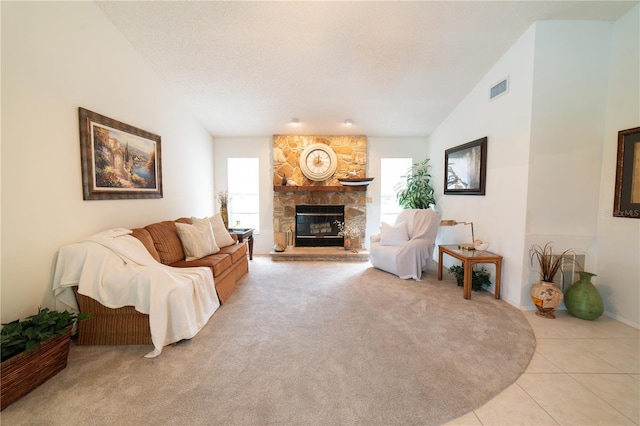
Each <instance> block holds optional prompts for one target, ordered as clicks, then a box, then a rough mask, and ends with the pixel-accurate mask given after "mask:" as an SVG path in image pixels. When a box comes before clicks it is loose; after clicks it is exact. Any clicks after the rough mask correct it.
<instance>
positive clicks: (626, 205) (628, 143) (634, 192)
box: [613, 127, 640, 219]
mask: <svg viewBox="0 0 640 426" xmlns="http://www.w3.org/2000/svg"><path fill="white" fill-rule="evenodd" d="M613 215H614V216H616V217H630V218H636V219H640V127H635V128H633V129H627V130H621V131H619V132H618V161H617V164H616V186H615V194H614V199H613Z"/></svg>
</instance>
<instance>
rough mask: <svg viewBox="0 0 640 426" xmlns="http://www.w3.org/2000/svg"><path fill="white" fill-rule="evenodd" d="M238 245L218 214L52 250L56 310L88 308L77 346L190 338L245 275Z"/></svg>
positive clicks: (242, 252)
mask: <svg viewBox="0 0 640 426" xmlns="http://www.w3.org/2000/svg"><path fill="white" fill-rule="evenodd" d="M248 269H249V266H248V259H247V247H246V243H238V242H237V238H236V237H235V235H231V234H229V233H228V231H227V230H226V228H224V225H223V223H222V220H221V219H220V217H219V215H216V216H214V217H211V218H205V219H195V218H180V219H177V220H175V221H163V222H157V223H153V224H150V225H147V226H145V227H143V228H136V229H131V230H129V229H112V230H108V231H104V232H101V233H99V234H96V235H94V236H91V237H89V238H87V239H85V240H83V241H80V242H78V243H75V244H70V245H67V246H64V247H62V248H61V249H60V252H59V254H58V260H57V263H56V270H55V273H54V280H53V291H54V296H55V299H56V308H58V309H68V310H71V311H80V312H91V313H92V315H93V317H92V318H91V319H88V320H85V321H81V322H79V323H78V333H77V334H78V341H77V342H78V344H80V345H83V344H94V345H95V344H98V345H100V344H102V345H104V344H106V345H121V344H153V345H154V347H155V348H154V351H153V352H152V353H150V354H148V355H147V356H157V355H158V354H160V352H161V351H162V348H163V347H164V346H166V345H168V344H171V343H175V342H177V341H180V340H183V339H190V338H192V337H193V336H195V334H197V333H198V331H200V329H201V328H202V327H204V325H206V323H207V321H208V320H209V318H210V317H211V316H212V315H213V313H214V312H215V311H216V310H217V309H218V307H219V306H220V304H221V303H224V302H225V301H227V300H228V298H229V297H230V296H231V294H232V293H233V292H234V290H235V288H236V284H237V282H238V280H239V279H240V278H241V277H242V276H244V275H245V274H246V273H247V272H248Z"/></svg>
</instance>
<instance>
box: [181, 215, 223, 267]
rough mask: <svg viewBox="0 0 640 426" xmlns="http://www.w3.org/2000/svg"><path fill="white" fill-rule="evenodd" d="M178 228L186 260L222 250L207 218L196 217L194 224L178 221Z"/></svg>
mask: <svg viewBox="0 0 640 426" xmlns="http://www.w3.org/2000/svg"><path fill="white" fill-rule="evenodd" d="M176 228H177V229H178V236H179V237H180V242H181V243H182V248H183V249H184V255H185V260H196V259H201V258H203V257H205V256H208V255H210V254H214V253H217V252H219V251H220V248H219V247H218V245H217V244H216V240H215V239H214V238H213V230H212V229H211V223H210V222H209V221H208V220H207V219H196V220H194V221H193V225H189V224H187V223H179V222H176Z"/></svg>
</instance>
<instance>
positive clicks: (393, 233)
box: [369, 209, 440, 280]
mask: <svg viewBox="0 0 640 426" xmlns="http://www.w3.org/2000/svg"><path fill="white" fill-rule="evenodd" d="M439 226H440V214H439V213H437V212H435V211H433V210H431V209H407V210H403V211H402V212H401V213H400V214H399V215H398V217H397V218H396V222H395V224H393V225H390V224H387V223H384V222H383V223H382V225H381V226H380V233H378V234H374V235H372V236H371V238H370V242H371V247H370V249H369V259H370V261H371V264H372V265H373V266H375V267H376V268H378V269H382V270H383V271H386V272H390V273H392V274H394V275H397V276H398V277H400V278H402V279H409V278H412V279H414V280H420V279H421V278H422V272H423V271H426V270H427V269H428V268H429V265H430V264H431V261H432V260H433V250H434V248H435V242H436V235H437V233H438V227H439Z"/></svg>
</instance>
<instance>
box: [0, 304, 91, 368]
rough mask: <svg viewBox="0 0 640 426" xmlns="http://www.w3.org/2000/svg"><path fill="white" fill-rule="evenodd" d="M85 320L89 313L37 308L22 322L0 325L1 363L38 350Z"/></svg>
mask: <svg viewBox="0 0 640 426" xmlns="http://www.w3.org/2000/svg"><path fill="white" fill-rule="evenodd" d="M87 318H91V314H90V313H86V314H75V313H71V312H68V311H63V312H60V311H51V310H49V308H39V309H38V313H37V314H35V315H31V316H30V317H27V318H26V319H24V320H22V321H20V320H15V321H12V322H9V323H6V324H2V331H0V345H1V346H2V361H5V360H7V359H9V358H11V357H14V356H16V355H18V354H19V353H22V352H27V351H31V350H34V349H37V348H39V347H40V343H41V342H45V341H47V340H49V339H51V338H52V337H53V336H55V335H56V334H65V333H66V332H67V329H68V328H69V327H70V326H72V325H73V323H75V322H76V321H77V320H84V319H87Z"/></svg>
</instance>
